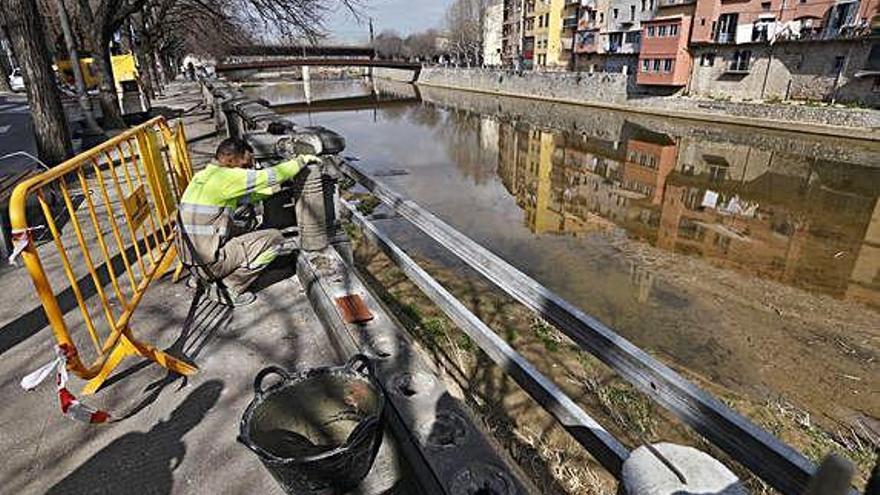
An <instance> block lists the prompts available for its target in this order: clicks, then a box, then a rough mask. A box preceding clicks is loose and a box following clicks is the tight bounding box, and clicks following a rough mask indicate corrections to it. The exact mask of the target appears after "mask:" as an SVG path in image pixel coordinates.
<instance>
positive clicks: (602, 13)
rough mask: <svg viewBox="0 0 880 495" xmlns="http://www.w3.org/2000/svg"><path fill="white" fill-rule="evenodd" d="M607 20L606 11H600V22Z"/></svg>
mask: <svg viewBox="0 0 880 495" xmlns="http://www.w3.org/2000/svg"><path fill="white" fill-rule="evenodd" d="M603 22H605V12H599V24H602V23H603Z"/></svg>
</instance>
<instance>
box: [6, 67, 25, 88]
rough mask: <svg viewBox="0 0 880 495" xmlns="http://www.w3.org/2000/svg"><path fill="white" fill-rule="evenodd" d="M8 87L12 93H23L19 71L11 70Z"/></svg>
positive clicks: (22, 81) (22, 82)
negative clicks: (10, 87)
mask: <svg viewBox="0 0 880 495" xmlns="http://www.w3.org/2000/svg"><path fill="white" fill-rule="evenodd" d="M9 85H10V86H12V90H13V91H24V78H23V77H22V76H21V69H12V74H10V75H9Z"/></svg>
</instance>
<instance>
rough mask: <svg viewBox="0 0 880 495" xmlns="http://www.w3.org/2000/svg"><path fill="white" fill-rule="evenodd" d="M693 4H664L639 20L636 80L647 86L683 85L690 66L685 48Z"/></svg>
mask: <svg viewBox="0 0 880 495" xmlns="http://www.w3.org/2000/svg"><path fill="white" fill-rule="evenodd" d="M692 7H693V6H692V5H690V6H687V5H685V6H681V5H678V6H674V7H673V8H664V4H663V3H662V2H661V4H660V13H659V15H658V17H655V18H654V19H651V20H649V21H642V47H641V51H640V52H639V65H638V74H637V76H636V82H637V83H638V84H643V85H649V86H686V85H687V83H688V79H689V78H690V74H691V67H692V66H693V57H692V56H691V53H690V50H688V41H689V38H690V32H691V23H692V19H693V17H692V12H693V8H692Z"/></svg>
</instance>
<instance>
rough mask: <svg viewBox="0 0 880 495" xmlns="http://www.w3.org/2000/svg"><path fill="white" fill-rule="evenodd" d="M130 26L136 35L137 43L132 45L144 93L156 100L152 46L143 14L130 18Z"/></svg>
mask: <svg viewBox="0 0 880 495" xmlns="http://www.w3.org/2000/svg"><path fill="white" fill-rule="evenodd" d="M132 26H134V29H135V32H136V33H137V38H138V41H137V43H135V44H134V50H135V52H136V53H137V58H138V62H140V73H141V74H140V75H141V80H142V81H143V84H144V91H145V92H146V93H147V96H148V97H149V98H150V99H151V100H155V99H156V78H155V77H154V75H153V67H152V66H153V44H152V41H151V40H150V35H149V34H147V29H146V26H145V24H144V14H135V15H134V17H133V18H132Z"/></svg>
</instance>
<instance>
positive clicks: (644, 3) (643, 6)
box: [642, 0, 648, 12]
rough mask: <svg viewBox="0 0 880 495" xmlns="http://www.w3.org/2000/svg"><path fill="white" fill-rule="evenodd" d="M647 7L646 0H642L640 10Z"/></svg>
mask: <svg viewBox="0 0 880 495" xmlns="http://www.w3.org/2000/svg"><path fill="white" fill-rule="evenodd" d="M647 8H648V0H642V12H644V11H645V9H647Z"/></svg>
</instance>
